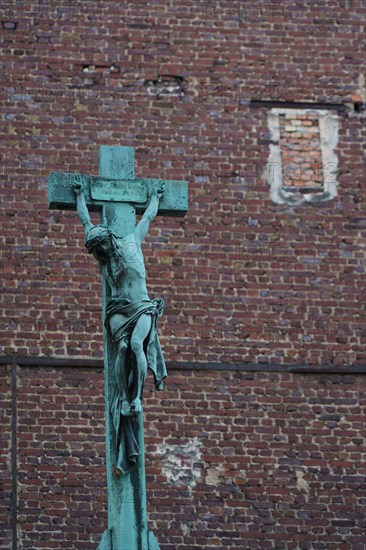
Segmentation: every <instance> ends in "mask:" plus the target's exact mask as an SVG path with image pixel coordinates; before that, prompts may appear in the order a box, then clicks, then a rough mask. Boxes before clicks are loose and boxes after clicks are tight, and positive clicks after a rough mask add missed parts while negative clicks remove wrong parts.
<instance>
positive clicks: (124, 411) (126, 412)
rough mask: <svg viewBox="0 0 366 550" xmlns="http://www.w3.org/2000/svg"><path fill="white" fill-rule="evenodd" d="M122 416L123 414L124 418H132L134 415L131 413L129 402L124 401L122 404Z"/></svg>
mask: <svg viewBox="0 0 366 550" xmlns="http://www.w3.org/2000/svg"><path fill="white" fill-rule="evenodd" d="M121 414H122V416H130V414H132V413H131V405H130V403H129V402H128V401H123V402H122V407H121Z"/></svg>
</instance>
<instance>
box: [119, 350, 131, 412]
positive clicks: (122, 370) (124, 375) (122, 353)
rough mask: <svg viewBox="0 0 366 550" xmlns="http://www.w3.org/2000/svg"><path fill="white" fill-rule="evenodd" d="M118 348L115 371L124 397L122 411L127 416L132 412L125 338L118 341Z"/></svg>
mask: <svg viewBox="0 0 366 550" xmlns="http://www.w3.org/2000/svg"><path fill="white" fill-rule="evenodd" d="M117 345H118V350H117V357H116V363H115V372H116V378H117V384H118V388H119V393H120V396H121V399H122V408H121V413H122V414H123V415H125V416H127V415H129V414H131V411H130V404H129V400H128V374H129V373H128V372H127V371H126V364H125V363H126V350H127V347H128V344H127V342H126V341H125V340H119V341H118V342H117Z"/></svg>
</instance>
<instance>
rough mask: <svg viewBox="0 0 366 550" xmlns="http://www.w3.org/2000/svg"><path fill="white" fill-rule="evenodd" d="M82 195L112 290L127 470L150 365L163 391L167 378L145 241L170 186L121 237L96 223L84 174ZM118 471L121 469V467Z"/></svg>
mask: <svg viewBox="0 0 366 550" xmlns="http://www.w3.org/2000/svg"><path fill="white" fill-rule="evenodd" d="M73 188H74V191H75V193H76V195H77V213H78V216H79V218H80V220H81V222H82V223H83V226H84V231H85V246H86V248H87V249H88V252H89V253H90V254H93V256H94V258H95V259H96V260H97V261H98V263H99V269H100V272H101V274H102V276H103V278H104V279H105V281H106V282H107V283H108V285H109V288H110V291H111V293H110V298H109V302H108V303H107V304H106V319H105V326H106V329H107V331H108V333H109V334H110V336H111V338H112V341H113V342H114V343H115V345H116V360H115V375H116V380H117V387H116V388H115V392H114V396H113V398H112V403H111V414H112V418H113V424H114V429H115V433H116V437H117V441H116V443H117V448H118V461H117V465H116V470H118V472H120V473H122V474H125V473H127V472H128V471H129V470H130V469H131V467H132V465H133V464H134V463H135V462H136V458H137V457H138V456H139V454H140V450H139V447H138V441H137V435H136V434H135V433H134V429H133V425H134V424H133V422H131V421H130V419H129V418H123V417H130V416H134V415H136V414H138V413H139V412H141V411H142V403H141V399H142V390H143V387H144V382H145V378H146V374H147V368H148V367H149V368H150V369H151V370H152V372H153V373H154V377H155V387H156V388H157V389H158V390H161V389H162V387H163V380H164V378H165V377H166V376H167V371H166V366H165V361H164V357H163V353H162V350H161V346H160V342H159V338H158V334H157V318H158V317H159V316H161V315H162V312H163V306H164V302H163V300H162V299H161V298H157V299H155V300H152V301H151V300H150V298H149V296H148V293H147V288H146V269H145V265H144V258H143V254H142V250H141V243H142V241H143V240H144V239H145V237H146V235H147V232H148V230H149V225H150V222H151V221H152V220H153V219H154V218H155V216H156V214H157V212H158V207H159V200H160V197H161V196H162V194H163V192H164V184H161V183H158V184H156V185H155V186H154V187H153V191H152V194H151V197H150V202H149V206H148V207H147V209H146V210H145V212H144V214H143V216H142V218H141V220H140V222H139V223H138V224H137V225H136V227H135V230H134V231H133V232H132V233H130V234H128V235H126V236H125V237H123V238H120V237H117V236H116V235H115V234H114V233H113V231H112V230H111V229H110V228H109V227H108V226H107V225H104V224H99V225H93V224H92V222H91V220H90V215H89V211H88V208H87V206H86V202H85V196H84V189H83V183H82V177H81V176H79V175H76V176H75V179H74V183H73ZM116 473H117V471H116Z"/></svg>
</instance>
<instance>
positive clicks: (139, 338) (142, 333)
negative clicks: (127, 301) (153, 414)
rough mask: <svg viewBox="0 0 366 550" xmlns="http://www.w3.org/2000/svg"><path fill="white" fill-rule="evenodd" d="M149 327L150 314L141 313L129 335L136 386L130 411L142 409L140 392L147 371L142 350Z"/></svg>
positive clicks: (136, 411) (134, 411) (135, 411)
mask: <svg viewBox="0 0 366 550" xmlns="http://www.w3.org/2000/svg"><path fill="white" fill-rule="evenodd" d="M150 329H151V315H141V317H140V318H139V319H138V321H137V323H136V325H135V327H134V329H133V331H132V335H131V342H130V345H131V349H132V351H133V353H134V354H135V356H136V367H135V372H134V373H133V375H134V381H135V386H136V395H135V399H134V400H133V402H132V404H131V413H132V414H133V413H135V414H136V413H138V412H140V411H141V410H142V405H141V393H142V389H143V387H144V382H145V378H146V373H147V359H146V355H145V352H144V340H145V338H146V337H147V335H148V334H149V332H150Z"/></svg>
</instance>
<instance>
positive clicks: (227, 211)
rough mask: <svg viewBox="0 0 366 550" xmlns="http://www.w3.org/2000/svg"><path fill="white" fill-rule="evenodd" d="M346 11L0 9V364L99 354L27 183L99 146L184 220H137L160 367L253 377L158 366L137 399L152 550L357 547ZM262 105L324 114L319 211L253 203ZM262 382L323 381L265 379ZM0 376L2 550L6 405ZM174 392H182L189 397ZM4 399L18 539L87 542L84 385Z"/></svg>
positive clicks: (79, 163)
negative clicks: (220, 367) (166, 197)
mask: <svg viewBox="0 0 366 550" xmlns="http://www.w3.org/2000/svg"><path fill="white" fill-rule="evenodd" d="M364 7H365V3H364V1H363V0H337V1H336V2H327V1H324V2H314V1H310V0H309V1H307V0H306V1H304V2H302V3H301V4H296V5H294V4H292V3H291V4H290V3H284V2H275V1H273V2H272V1H266V0H263V1H262V2H256V3H254V2H245V3H244V2H236V1H227V0H222V1H213V2H204V1H201V2H200V1H198V2H197V1H195V2H193V1H192V0H181V1H179V2H178V1H177V0H168V1H164V2H163V1H161V2H159V1H157V2H148V3H146V2H140V1H137V2H136V1H134V2H124V3H123V5H122V4H120V3H118V2H109V1H108V2H103V3H101V2H97V1H94V0H90V1H88V2H87V3H85V2H79V1H77V2H71V0H61V1H59V2H57V3H56V2H54V1H53V0H49V1H47V2H41V1H40V0H39V1H27V2H22V1H20V0H19V1H18V0H8V1H3V2H2V3H1V5H0V9H1V15H2V26H3V29H2V46H3V47H2V53H3V65H2V69H1V71H2V72H1V82H2V88H1V90H2V91H1V101H2V106H3V109H2V115H1V121H2V126H1V132H2V135H1V137H2V140H1V151H2V153H3V162H2V164H1V182H2V183H1V191H0V193H1V200H2V204H1V208H2V210H1V215H2V220H1V221H2V234H1V244H0V251H1V260H2V280H3V284H4V289H3V293H2V295H1V302H2V309H1V312H0V315H1V343H0V344H1V351H0V353H1V355H5V356H9V357H10V356H15V355H17V356H23V357H33V358H38V357H44V356H46V357H68V358H75V359H76V358H80V357H84V358H86V359H91V358H96V359H98V358H101V357H102V336H101V321H100V310H101V294H100V290H101V288H100V279H99V274H98V270H97V266H96V265H94V264H93V263H92V261H91V258H90V256H89V255H88V254H87V253H86V251H84V249H83V239H82V229H81V227H80V224H79V223H78V222H77V220H76V215H75V213H74V212H58V211H49V210H48V208H47V177H48V174H49V172H50V171H51V170H60V171H70V172H74V171H82V172H85V173H94V174H96V173H97V154H98V148H99V146H100V145H101V144H105V145H108V144H111V145H128V146H133V147H135V156H136V173H137V175H139V176H146V177H164V178H172V179H187V180H188V181H189V185H190V210H189V213H188V214H187V216H186V217H185V218H184V219H179V220H177V219H169V218H164V219H159V220H156V221H155V222H154V224H153V227H152V229H151V233H150V235H149V237H148V239H147V241H146V243H145V246H144V252H145V255H146V263H147V269H148V282H149V291H150V294H151V296H152V297H155V296H162V297H163V298H164V299H165V301H166V308H165V315H164V317H163V318H162V319H161V322H160V333H161V340H162V343H163V345H164V351H165V356H166V358H167V360H168V361H169V362H172V361H175V362H178V363H179V362H182V361H183V362H199V363H202V364H203V363H205V364H207V363H215V364H217V363H219V364H229V365H230V366H231V367H233V368H234V367H235V366H238V368H239V365H241V366H242V365H243V364H253V363H254V364H256V365H260V366H261V367H262V369H263V372H261V373H254V374H250V373H248V372H245V371H240V373H238V374H235V373H234V372H232V371H229V370H228V371H224V372H223V373H221V374H218V373H215V372H214V371H202V372H200V371H199V372H195V373H193V372H190V371H184V370H182V371H181V372H180V371H174V375H172V376H171V378H170V382H169V383H168V389H167V391H166V392H165V393H164V394H163V396H160V397H159V401H156V399H157V398H156V397H152V396H149V399H148V401H147V404H146V408H147V417H148V427H147V428H148V437H149V442H148V467H149V484H150V489H149V496H150V500H151V502H150V511H151V514H150V518H151V519H152V520H153V521H154V522H156V527H155V529H156V532H157V534H158V537H159V540H160V541H161V546H162V550H167V549H173V548H174V549H179V550H181V549H183V548H185V549H186V548H210V547H212V548H214V547H216V548H220V547H222V548H226V547H230V545H231V546H232V547H234V548H256V547H257V548H271V547H272V548H276V547H277V548H289V549H290V548H304V549H305V548H327V549H332V548H342V549H344V548H356V549H357V548H361V546H362V543H363V541H362V533H361V532H360V529H361V528H360V523H359V519H358V518H359V517H360V516H361V512H362V510H361V507H362V506H364V505H365V503H364V501H362V500H360V498H359V496H358V491H360V483H361V480H360V477H359V476H360V475H361V474H362V472H361V468H360V465H361V462H360V461H361V459H360V450H359V448H360V443H358V441H359V439H360V437H361V435H360V434H361V428H362V426H361V422H360V419H359V418H360V417H359V416H358V415H359V412H360V409H359V407H360V405H359V404H357V403H358V402H359V401H360V400H361V398H362V396H363V393H362V386H361V384H363V382H362V380H363V379H362V378H361V377H359V378H358V377H355V376H354V375H350V376H347V375H341V374H339V375H337V374H336V373H337V369H340V368H343V369H344V370H347V369H352V368H353V367H355V366H358V367H359V368H361V367H362V365H364V364H365V351H364V349H365V348H364V343H365V342H364V332H363V331H364V317H362V312H361V311H360V310H361V304H362V289H363V286H364V282H363V280H364V243H365V224H364V202H365V186H364V185H363V169H364V157H363V146H364V142H365V129H364V128H365V124H364V111H362V104H363V103H364V102H365V80H364V76H363V74H364V71H363V64H364V55H363V47H362V44H363V40H364V37H363V35H362V34H361V32H362V29H361V25H362V22H363V18H364ZM273 101H279V102H287V103H290V104H291V105H292V106H293V103H294V102H298V103H300V104H301V103H304V102H305V103H309V102H310V103H311V105H314V104H317V105H318V106H319V107H321V109H322V110H324V109H325V110H327V109H328V108H329V110H330V111H332V112H333V110H334V108H335V107H334V106H336V113H337V116H338V125H339V136H338V143H337V147H336V151H335V154H336V155H337V159H338V171H337V184H338V188H337V195H336V196H335V197H334V198H333V199H332V200H330V201H327V202H324V203H321V204H310V203H309V204H308V203H303V204H300V205H289V204H277V203H274V202H273V201H272V199H271V195H270V192H271V190H270V185H269V182H268V177H267V173H266V170H267V164H268V159H269V154H270V148H271V145H272V143H271V139H272V137H271V133H270V131H269V128H268V116H269V111H270V109H271V108H273V105H272V103H271V102H273ZM253 102H254V103H253ZM265 102H269V104H266V103H265ZM316 151H318V148H316ZM310 152H314V151H310ZM302 159H305V155H303V156H301V162H299V161H297V162H298V164H299V165H300V166H301V163H302ZM300 170H301V174H302V176H303V175H304V167H302V168H300ZM301 181H303V180H301ZM94 219H95V220H96V218H94ZM273 365H280V366H283V367H286V366H296V365H303V366H304V365H305V367H311V366H318V367H323V368H325V369H326V370H327V372H329V371H330V370H332V369H333V370H334V372H335V374H334V375H332V376H330V375H325V374H324V376H318V375H317V376H315V375H308V376H304V377H303V376H302V375H299V374H298V375H290V374H281V373H276V374H274V373H269V372H267V371H268V370H269V369H270V368H271V367H272V366H273ZM182 368H183V366H182ZM240 368H242V367H240ZM2 369H4V376H2V377H1V383H2V385H4V390H3V391H4V407H3V409H2V410H3V411H5V412H4V413H3V415H2V421H3V425H4V426H5V430H4V435H2V436H1V437H2V440H1V441H2V445H1V449H0V461H1V465H2V474H1V476H2V477H1V480H2V484H3V485H2V487H3V488H2V494H3V495H4V496H5V499H4V502H5V509H4V510H3V511H0V513H1V518H2V517H4V530H3V533H4V534H2V535H1V536H2V537H3V538H2V539H0V541H1V542H0V544H3V545H4V546H5V547H6V545H8V547H9V545H10V537H11V529H12V524H11V518H9V515H8V506H9V503H10V500H9V499H10V493H11V455H10V447H11V432H10V427H11V406H12V403H11V398H12V392H11V379H10V370H9V367H6V368H5V367H2ZM80 373H82V374H80ZM328 376H329V377H328ZM68 377H69V378H68ZM194 377H197V379H202V380H198V381H199V382H202V384H198V383H197V381H196V380H195V383H194V384H193V385H192V387H191V384H190V382H191V381H193V379H194ZM18 387H19V396H18V417H19V426H18V430H17V435H18V482H19V515H18V521H19V533H20V535H19V536H20V540H21V541H22V542H21V544H22V545H23V547H24V548H32V549H34V548H37V549H38V548H60V549H61V548H70V549H71V548H75V549H76V548H78V549H79V548H82V547H83V545H84V547H85V548H90V547H92V546H91V545H96V541H97V537H98V535H99V533H100V532H101V527H102V524H103V525H104V524H105V513H106V512H105V501H103V495H104V481H103V480H104V477H103V476H104V466H103V449H104V444H103V437H104V436H103V403H102V400H103V397H102V390H101V387H102V382H101V372H100V371H98V370H87V369H85V370H83V369H82V370H80V371H79V370H77V369H71V370H70V371H68V370H65V371H62V370H58V369H56V370H52V369H51V370H49V369H48V370H47V369H46V370H42V369H41V368H39V369H37V368H34V369H29V370H28V369H26V368H25V367H22V368H19V369H18ZM236 390H237V391H236ZM84 392H85V393H84ZM261 392H262V393H261ZM272 392H274V393H272ZM246 397H248V399H249V397H250V398H251V399H250V400H248V402H246V401H245V399H246ZM267 399H268V400H267ZM271 399H273V400H274V401H271ZM278 399H280V401H279V402H278ZM342 399H344V400H346V402H344V403H343V401H341V400H342ZM276 400H277V401H276ZM318 401H320V402H319V403H318ZM203 403H204V406H203V405H202V404H203ZM251 403H253V411H252V410H251V409H250V407H249V405H250V404H251ZM299 403H301V407H302V408H301V412H300V413H299V408H298V407H300V405H299ZM272 405H274V406H275V407H277V406H278V410H277V409H276V408H275V409H274V410H272V409H270V408H268V407H271V406H272ZM317 406H319V409H317ZM256 407H258V408H256ZM291 407H294V408H293V409H292V410H291ZM259 411H260V412H259ZM56 412H57V414H56ZM252 413H253V417H254V420H253V424H252V420H251V415H252ZM267 413H268V414H267ZM158 414H159V415H163V420H164V422H162V423H157V421H156V417H157V415H158ZM262 414H263V416H262ZM277 414H278V415H279V417H278V418H277V416H276V415H277ZM51 415H53V416H52V417H51ZM327 415H330V416H329V418H328V420H327V419H326V416H327ZM342 415H344V416H342ZM338 416H340V419H339V420H336V419H337V418H338ZM299 417H300V418H299ZM321 417H323V418H321ZM333 417H334V418H333ZM332 418H333V419H332ZM277 420H278V424H276V421H277ZM281 423H283V425H282V424H281ZM272 436H273V438H272ZM276 437H277V439H276ZM269 438H272V439H270V441H271V444H270V445H268V440H269ZM233 442H234V443H235V445H234V444H233ZM72 443H78V445H77V446H76V447H73V448H72ZM158 444H159V445H161V449H162V454H161V453H160V454H159V452H158ZM282 445H283V446H282ZM179 446H182V449H181V454H179V453H178V451H177V448H179ZM286 446H287V447H286ZM63 452H66V453H70V454H64V455H62V453H63ZM266 453H268V455H267V454H266ZM177 454H178V458H179V460H180V461H181V462H180V463H179V464H180V470H182V471H183V477H182V478H181V484H182V485H179V484H178V485H177V484H175V485H174V484H173V480H174V476H175V475H178V474H177V472H176V470H174V462H175V460H171V456H173V458H174V457H175V456H176V455H177ZM188 455H193V456H195V457H196V458H197V460H196V462H195V463H194V464H192V463H191V462H190V461H189V460H188V458H187V456H188ZM32 461H33V462H32ZM340 463H342V464H343V465H342V466H337V465H336V464H340ZM286 468H288V469H286ZM274 471H276V472H277V471H279V473H280V476H279V477H278V478H276V481H275V482H273V479H274V478H273V472H274ZM164 472H165V473H164ZM242 472H244V476H243V475H242ZM32 476H33V477H32ZM271 476H272V477H271ZM277 479H278V482H277ZM264 480H266V481H264ZM270 480H272V481H270ZM73 483H74V485H73ZM351 493H352V494H351ZM95 495H96V496H97V499H95V498H94V497H95ZM56 496H57V498H56ZM95 500H97V501H98V507H99V508H98V518H97V520H96V519H95V517H94V516H93V513H94V509H93V502H95ZM57 502H59V503H60V505H58V504H57ZM54 503H56V504H54ZM51 512H52V514H51ZM65 514H66V515H65ZM48 518H52V519H48ZM73 537H74V538H73ZM164 537H165V538H164ZM246 541H250V542H246ZM47 545H48V546H47Z"/></svg>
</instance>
